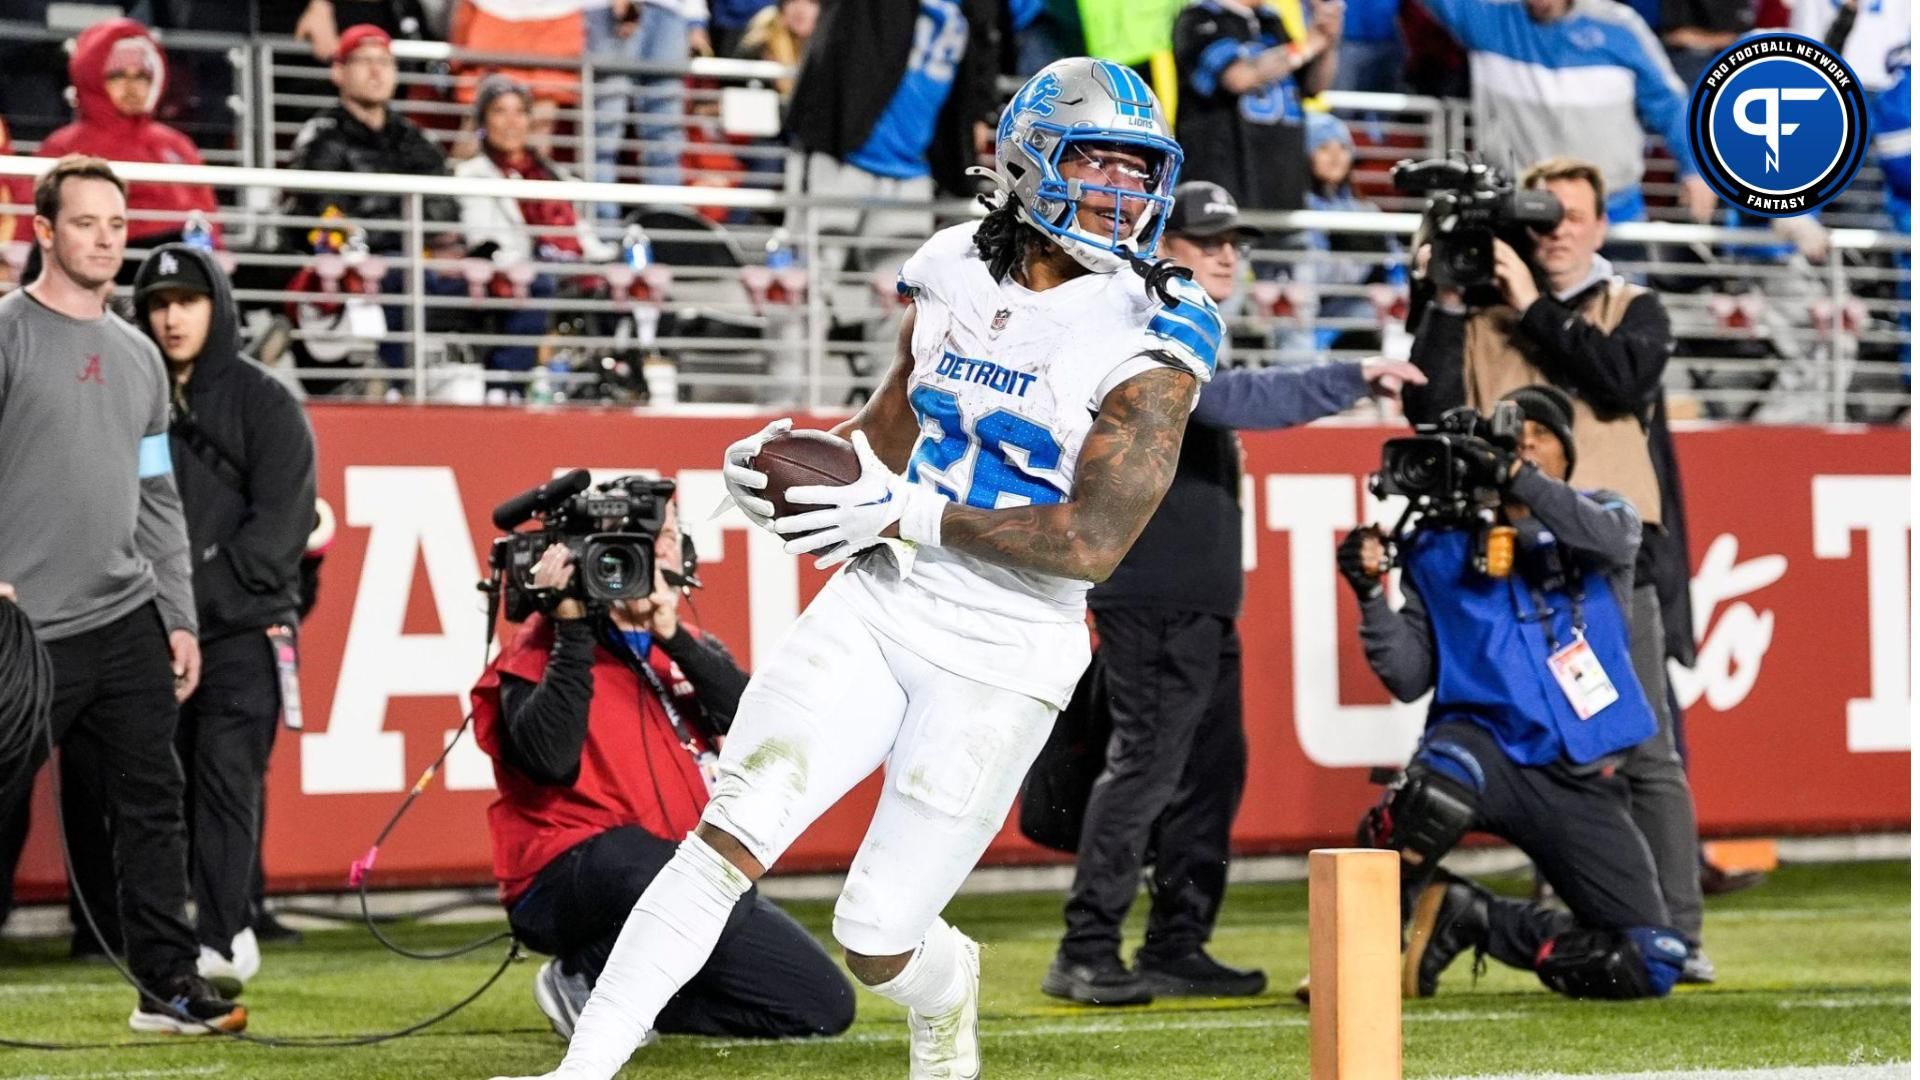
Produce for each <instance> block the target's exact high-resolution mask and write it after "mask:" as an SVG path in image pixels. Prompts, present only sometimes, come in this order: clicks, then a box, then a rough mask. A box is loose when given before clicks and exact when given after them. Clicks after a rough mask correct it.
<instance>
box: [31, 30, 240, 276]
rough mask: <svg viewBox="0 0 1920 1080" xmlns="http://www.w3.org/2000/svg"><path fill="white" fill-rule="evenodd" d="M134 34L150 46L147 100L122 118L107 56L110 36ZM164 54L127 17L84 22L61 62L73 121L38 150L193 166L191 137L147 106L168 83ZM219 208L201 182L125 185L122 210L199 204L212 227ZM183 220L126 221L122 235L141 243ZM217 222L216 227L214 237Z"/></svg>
mask: <svg viewBox="0 0 1920 1080" xmlns="http://www.w3.org/2000/svg"><path fill="white" fill-rule="evenodd" d="M125 38H139V39H140V40H141V41H142V42H143V43H144V44H145V46H146V47H147V48H148V49H150V50H152V65H153V69H154V71H153V90H152V92H151V94H150V95H149V96H148V98H147V111H146V112H144V113H142V114H141V115H139V116H123V115H121V113H120V110H118V109H116V108H114V107H113V101H112V100H111V99H109V98H108V97H107V59H108V57H109V55H110V54H111V53H112V52H113V46H114V44H115V43H116V42H119V41H121V40H122V39H125ZM166 74H167V55H166V53H164V52H162V51H161V50H160V46H159V45H158V44H157V43H156V42H155V41H154V40H153V38H152V36H151V35H149V34H148V33H147V28H146V27H144V26H141V25H140V24H139V23H137V22H135V21H133V20H132V19H109V20H108V21H106V22H103V23H99V24H97V25H94V26H90V27H88V28H87V29H86V31H85V32H83V33H82V34H81V35H80V40H79V41H78V42H76V43H75V45H74V50H73V55H72V57H70V58H69V59H68V60H67V79H68V80H69V81H70V82H72V83H73V92H74V99H75V106H76V108H75V111H76V112H77V113H78V114H79V117H78V119H76V120H75V121H74V122H73V123H71V124H68V125H67V126H66V127H63V128H61V129H60V130H58V131H56V132H54V133H53V134H51V135H49V136H47V140H46V141H45V142H43V143H41V144H40V150H39V156H41V157H65V156H66V155H68V154H92V155H94V156H96V157H103V158H106V159H107V160H109V161H153V162H162V163H166V164H173V165H199V164H201V161H200V151H199V150H197V149H195V148H194V145H193V140H191V139H189V138H187V137H186V136H185V135H183V134H181V133H180V132H178V131H176V130H174V129H173V128H170V127H168V126H167V125H165V124H163V123H161V122H160V121H158V120H155V119H154V118H153V108H154V106H155V105H157V104H158V103H159V101H160V93H161V91H162V90H163V89H164V88H165V86H166ZM218 208H219V206H218V203H216V202H215V200H214V197H213V189H212V188H210V187H207V186H205V185H201V184H196V185H186V184H130V185H128V187H127V209H129V210H149V211H171V212H173V213H177V214H181V215H184V214H186V213H188V212H189V211H193V210H199V211H201V212H202V213H204V214H206V215H207V218H208V224H210V225H212V224H213V221H212V218H213V214H214V211H215V210H217V209H218ZM185 226H186V221H185V219H184V217H183V218H181V219H179V220H171V221H162V220H145V221H143V220H138V219H135V220H133V221H130V222H128V225H127V239H128V240H129V241H136V242H137V241H141V240H145V239H147V238H149V237H154V236H163V235H167V234H177V233H179V232H180V230H181V229H183V228H184V227H185ZM219 238H220V228H219V226H218V225H214V242H215V243H218V242H219Z"/></svg>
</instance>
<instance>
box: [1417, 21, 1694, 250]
mask: <svg viewBox="0 0 1920 1080" xmlns="http://www.w3.org/2000/svg"><path fill="white" fill-rule="evenodd" d="M1425 2H1426V5H1427V8H1428V10H1430V11H1431V12H1433V16H1434V18H1436V19H1438V20H1439V21H1440V23H1441V25H1443V26H1445V27H1446V28H1447V30H1448V31H1449V32H1451V33H1452V34H1453V36H1454V37H1455V38H1457V39H1458V40H1459V42H1460V44H1461V46H1462V47H1464V48H1465V49H1466V50H1467V53H1468V58H1469V62H1470V64H1471V66H1472V75H1473V123H1474V129H1475V132H1476V134H1477V136H1478V138H1479V140H1480V141H1479V145H1480V151H1481V153H1482V154H1483V155H1484V156H1485V157H1486V159H1487V160H1488V161H1489V162H1491V163H1493V164H1495V165H1498V166H1500V167H1501V168H1512V169H1524V168H1526V167H1527V166H1528V165H1531V164H1533V163H1534V162H1536V161H1539V160H1542V159H1543V158H1548V157H1553V156H1555V155H1559V154H1569V155H1572V156H1574V157H1578V158H1584V159H1585V160H1587V161H1591V162H1593V163H1594V164H1595V165H1597V166H1599V168H1600V174H1601V177H1602V178H1603V179H1604V180H1605V181H1606V184H1607V194H1608V200H1607V205H1608V209H1609V216H1610V217H1612V216H1613V211H1615V210H1616V209H1621V208H1626V207H1630V206H1632V205H1634V204H1637V203H1638V202H1639V200H1640V179H1641V176H1642V174H1643V173H1644V172H1645V166H1646V150H1645V142H1646V134H1647V133H1648V132H1652V133H1653V134H1657V135H1659V136H1660V137H1661V138H1662V139H1664V140H1666V144H1667V151H1668V153H1671V154H1672V155H1673V156H1674V159H1675V160H1676V161H1677V162H1678V163H1679V165H1680V171H1681V173H1682V174H1684V175H1688V176H1691V175H1695V174H1696V173H1698V171H1699V170H1698V169H1697V168H1696V167H1695V166H1694V162H1693V153H1692V150H1691V149H1690V147H1689V143H1688V140H1687V93H1686V88H1685V87H1683V86H1681V84H1680V77H1679V76H1678V75H1675V74H1674V71H1673V65H1672V63H1670V62H1669V61H1668V60H1667V54H1666V50H1665V49H1664V48H1662V47H1661V44H1660V40H1659V39H1658V38H1656V37H1655V36H1654V34H1653V31H1652V30H1650V29H1649V28H1648V27H1647V24H1646V22H1645V20H1643V19H1641V18H1640V16H1639V15H1637V14H1635V12H1634V10H1633V9H1632V8H1630V7H1628V6H1627V5H1625V4H1621V3H1617V2H1616V0H1574V3H1573V7H1572V8H1571V9H1570V10H1569V11H1568V12H1567V14H1566V15H1564V16H1562V17H1560V18H1558V19H1555V20H1554V21H1552V22H1549V23H1536V22H1534V21H1533V19H1532V18H1531V17H1530V16H1529V15H1528V14H1527V7H1526V5H1525V4H1524V3H1522V2H1521V0H1425ZM1616 220H1617V218H1616Z"/></svg>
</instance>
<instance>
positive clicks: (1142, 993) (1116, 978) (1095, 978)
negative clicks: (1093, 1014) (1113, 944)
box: [1040, 953, 1153, 1005]
mask: <svg viewBox="0 0 1920 1080" xmlns="http://www.w3.org/2000/svg"><path fill="white" fill-rule="evenodd" d="M1040 991H1041V992H1042V993H1044V994H1049V995H1051V996H1053V997H1057V998H1066V999H1067V1000H1068V1001H1077V1002H1079V1003H1080V1004H1082V1005H1145V1004H1147V1003H1148V1002H1150V1001H1152V1000H1153V990H1152V988H1150V987H1149V986H1147V983H1146V980H1145V979H1142V978H1141V977H1140V973H1139V972H1137V971H1133V970H1130V969H1129V968H1127V966H1126V965H1124V964H1122V963H1121V962H1120V957H1119V956H1118V955H1117V954H1111V955H1108V956H1103V957H1101V958H1100V959H1099V960H1096V961H1091V962H1088V961H1082V960H1071V959H1069V958H1068V957H1067V956H1066V954H1065V953H1062V954H1060V955H1057V956H1055V957H1054V958H1053V966H1052V967H1050V968H1048V969H1047V975H1046V978H1043V979H1041V980H1040Z"/></svg>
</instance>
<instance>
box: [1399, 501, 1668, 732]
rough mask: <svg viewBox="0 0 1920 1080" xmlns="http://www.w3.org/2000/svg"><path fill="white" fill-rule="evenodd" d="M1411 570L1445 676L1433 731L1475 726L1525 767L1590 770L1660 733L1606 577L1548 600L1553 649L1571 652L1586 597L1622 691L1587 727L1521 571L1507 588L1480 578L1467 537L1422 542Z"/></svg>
mask: <svg viewBox="0 0 1920 1080" xmlns="http://www.w3.org/2000/svg"><path fill="white" fill-rule="evenodd" d="M1405 565H1406V568H1407V572H1408V573H1409V574H1412V575H1413V584H1414V588H1416V589H1417V590H1419V593H1420V599H1421V600H1422V601H1424V602H1425V603H1426V607H1427V615H1428V617H1429V619H1430V620H1431V622H1432V626H1433V640H1434V651H1435V654H1436V661H1437V669H1438V670H1437V671H1436V673H1435V685H1434V692H1433V705H1432V706H1431V708H1430V709H1429V710H1428V712H1427V725H1428V726H1429V727H1431V726H1433V725H1434V724H1437V723H1441V722H1443V721H1447V720H1470V721H1472V722H1474V723H1476V724H1479V725H1480V726H1481V727H1483V728H1485V729H1486V730H1487V731H1488V732H1489V733H1490V734H1492V735H1493V737H1494V739H1495V740H1496V741H1498V742H1499V743H1500V748H1501V749H1502V750H1504V751H1506V753H1507V756H1508V757H1510V758H1512V759H1513V760H1514V761H1516V762H1518V763H1519V764H1521V765H1545V764H1547V763H1549V762H1551V761H1553V760H1554V759H1555V758H1557V757H1559V756H1560V755H1561V754H1565V755H1566V756H1567V758H1568V759H1569V760H1571V761H1574V762H1576V763H1578V764H1582V765H1585V764H1588V763H1590V762H1593V761H1595V760H1597V759H1599V758H1602V757H1605V756H1606V755H1608V754H1611V753H1615V752H1616V751H1620V750H1624V749H1626V748H1627V747H1630V746H1633V745H1634V744H1636V743H1638V742H1640V741H1641V740H1643V739H1646V738H1647V737H1648V736H1650V735H1652V734H1653V733H1654V732H1655V731H1656V730H1657V728H1658V724H1657V723H1656V721H1655V720H1654V715H1653V709H1652V708H1651V707H1649V706H1648V704H1647V696H1646V694H1645V693H1644V692H1643V691H1642V690H1641V689H1640V680H1638V679H1637V678H1635V677H1634V674H1633V660H1632V656H1631V653H1630V652H1629V651H1628V645H1627V619H1626V616H1625V615H1624V613H1622V612H1621V610H1620V603H1619V601H1618V600H1616V599H1615V598H1614V595H1613V589H1612V588H1610V587H1609V586H1608V584H1607V582H1606V580H1605V578H1604V577H1603V576H1602V575H1600V574H1597V573H1592V572H1587V571H1584V570H1579V569H1578V568H1576V569H1575V571H1574V572H1575V573H1576V574H1577V575H1578V576H1577V577H1576V579H1575V581H1574V584H1573V585H1572V586H1571V587H1570V588H1569V589H1560V590H1555V591H1553V592H1548V593H1544V594H1540V598H1541V599H1543V600H1544V601H1545V603H1546V605H1547V608H1548V609H1549V610H1550V611H1551V612H1552V614H1551V616H1550V621H1551V624H1552V631H1553V633H1552V639H1553V640H1555V641H1558V642H1559V643H1560V645H1561V646H1562V647H1564V646H1566V645H1568V644H1570V643H1571V642H1572V641H1573V640H1574V632H1573V606H1574V594H1575V593H1576V592H1577V593H1578V597H1579V606H1580V611H1581V615H1582V616H1583V618H1584V619H1585V621H1586V638H1587V644H1588V646H1589V647H1590V648H1592V649H1593V653H1594V656H1595V657H1596V658H1597V659H1598V660H1599V661H1600V665H1601V666H1602V667H1603V668H1605V669H1606V672H1607V677H1608V678H1610V679H1611V680H1613V686H1614V689H1616V690H1617V691H1619V694H1620V697H1619V700H1617V701H1615V702H1614V703H1613V704H1611V705H1608V706H1607V707H1606V708H1604V709H1601V710H1600V711H1599V712H1597V713H1594V714H1593V716H1591V717H1589V718H1588V719H1586V720H1582V719H1580V717H1579V715H1578V714H1576V713H1575V712H1574V711H1573V706H1572V705H1571V704H1569V703H1568V701H1567V697H1566V694H1564V693H1563V692H1562V691H1561V689H1560V684H1559V683H1558V682H1556V681H1555V680H1554V677H1553V672H1552V671H1550V670H1549V669H1548V668H1547V657H1548V656H1549V655H1550V654H1551V652H1552V649H1551V648H1550V647H1549V644H1548V638H1549V635H1548V622H1549V619H1543V618H1540V617H1539V616H1538V615H1537V614H1536V609H1537V608H1538V607H1539V605H1538V603H1537V602H1536V599H1535V593H1534V592H1533V591H1532V590H1530V589H1529V588H1528V587H1527V584H1526V582H1524V581H1522V580H1521V575H1520V573H1519V572H1518V567H1516V568H1515V573H1513V574H1511V575H1509V576H1508V577H1505V578H1490V577H1487V576H1486V575H1484V574H1481V573H1479V572H1478V571H1476V570H1474V568H1473V537H1472V534H1470V533H1467V532H1465V531H1462V530H1458V529H1423V530H1421V531H1420V532H1418V533H1416V534H1414V537H1413V539H1412V541H1411V542H1410V543H1409V545H1408V553H1407V558H1406V562H1405Z"/></svg>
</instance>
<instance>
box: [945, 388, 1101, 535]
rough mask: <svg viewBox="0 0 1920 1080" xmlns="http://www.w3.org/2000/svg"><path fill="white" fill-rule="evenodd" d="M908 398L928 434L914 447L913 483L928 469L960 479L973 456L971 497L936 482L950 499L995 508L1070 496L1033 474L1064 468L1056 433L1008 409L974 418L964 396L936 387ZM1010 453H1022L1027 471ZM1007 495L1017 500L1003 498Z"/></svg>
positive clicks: (1055, 499)
mask: <svg viewBox="0 0 1920 1080" xmlns="http://www.w3.org/2000/svg"><path fill="white" fill-rule="evenodd" d="M907 400H908V401H909V402H910V403H911V404H912V405H913V411H914V413H915V415H917V416H919V418H920V424H921V428H922V431H923V433H922V435H921V436H920V441H919V443H918V445H916V446H915V447H914V448H913V458H912V459H911V460H910V461H908V462H907V479H908V480H912V481H916V482H917V481H918V480H919V479H920V469H921V468H922V467H923V466H924V467H926V468H928V469H932V470H934V471H935V472H939V473H945V474H947V475H949V476H951V475H954V468H955V466H957V465H959V464H960V463H961V461H962V460H963V459H964V458H966V457H967V455H968V454H972V455H973V469H972V474H971V477H972V478H971V481H970V482H969V483H968V485H967V491H966V498H964V499H962V498H961V496H960V492H957V491H954V490H952V489H951V488H949V487H948V486H947V485H946V484H943V483H940V482H939V481H938V480H936V481H935V482H934V486H935V487H936V488H938V489H939V490H940V491H941V493H942V494H944V495H946V496H947V498H949V499H953V500H955V501H956V502H964V503H966V504H967V505H968V506H977V507H980V508H981V509H983V510H995V509H999V508H1001V507H1003V506H1041V505H1045V504H1047V503H1057V502H1060V501H1062V500H1064V499H1065V498H1066V497H1067V493H1066V492H1064V491H1062V490H1061V489H1059V488H1058V487H1055V486H1053V485H1052V484H1049V483H1047V482H1045V481H1044V480H1040V479H1038V478H1036V477H1034V476H1032V475H1029V474H1030V473H1035V472H1053V471H1055V470H1058V469H1059V468H1060V443H1059V442H1058V441H1056V440H1055V439H1054V437H1053V432H1051V431H1048V430H1047V429H1046V428H1044V427H1041V426H1040V425H1039V424H1036V423H1034V422H1033V421H1031V420H1029V419H1027V418H1026V417H1024V416H1021V415H1019V414H1018V413H1012V412H1008V411H1007V410H1005V409H995V410H993V411H992V412H989V413H987V414H986V415H984V416H981V417H979V418H977V419H975V418H971V417H968V416H967V415H966V414H965V413H963V412H962V411H961V409H960V399H959V397H957V396H955V395H954V394H953V393H952V392H951V391H947V390H942V389H940V388H939V387H935V386H927V385H925V384H922V385H919V386H916V387H914V388H913V392H912V393H911V394H909V395H908V397H907ZM928 421H932V423H933V425H934V426H935V427H937V428H939V430H940V433H939V435H937V436H936V435H933V434H929V433H925V432H926V427H927V423H928ZM1009 451H1019V452H1020V454H1021V455H1022V456H1023V457H1024V458H1025V465H1026V468H1025V469H1024V470H1023V469H1021V468H1020V467H1018V466H1016V465H1015V464H1014V463H1013V459H1012V458H1011V457H1009ZM1002 496H1011V498H1009V499H1005V500H1003V499H1002Z"/></svg>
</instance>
